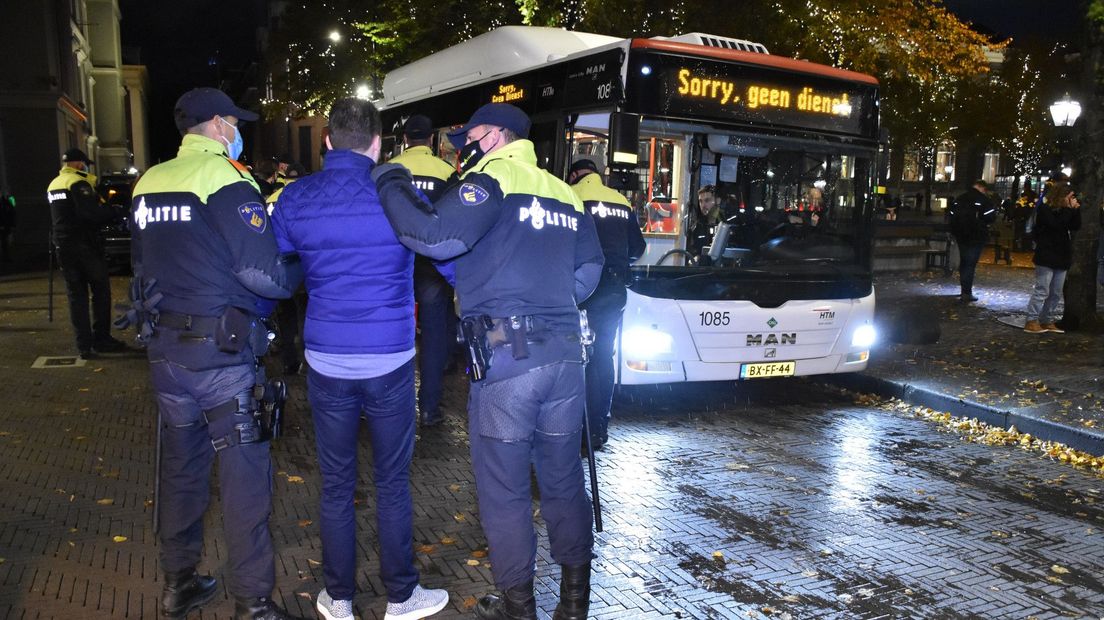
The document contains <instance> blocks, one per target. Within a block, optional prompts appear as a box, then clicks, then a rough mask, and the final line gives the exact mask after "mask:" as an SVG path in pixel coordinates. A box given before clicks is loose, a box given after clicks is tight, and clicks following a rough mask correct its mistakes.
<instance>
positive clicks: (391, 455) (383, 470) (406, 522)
mask: <svg viewBox="0 0 1104 620" xmlns="http://www.w3.org/2000/svg"><path fill="white" fill-rule="evenodd" d="M307 386H308V390H309V392H308V396H309V399H310V404H311V410H312V415H313V417H314V433H315V440H316V442H317V444H318V463H319V467H320V469H321V473H322V496H321V508H320V510H319V513H320V516H321V519H320V520H321V530H322V573H323V575H324V576H325V579H326V590H327V591H328V592H329V593H330V595H331V596H333V597H334V598H335V599H351V598H353V594H354V593H355V592H356V556H357V549H358V547H357V544H356V515H355V513H354V506H353V491H354V490H355V489H356V481H357V435H358V431H359V430H360V416H361V415H362V414H363V415H364V416H365V417H366V418H367V421H368V431H369V435H370V437H371V442H372V460H373V479H374V480H375V484H376V524H377V528H378V531H379V546H380V580H381V581H383V585H384V587H386V588H387V600H388V601H389V602H391V603H401V602H403V601H405V600H406V599H408V598H410V594H411V592H413V591H414V586H415V585H417V584H418V571H417V570H416V569H415V568H414V523H413V520H414V514H413V512H414V502H413V500H412V499H411V497H410V459H411V458H412V457H413V455H414V421H415V412H414V361H413V360H410V361H408V362H407V363H405V364H403V365H402V366H401V367H399V368H398V369H396V370H394V371H392V372H390V373H388V374H386V375H383V376H381V377H374V378H371V379H335V378H333V377H327V376H326V375H323V374H322V373H320V372H318V371H316V370H314V369H313V368H312V369H310V372H309V374H308V376H307Z"/></svg>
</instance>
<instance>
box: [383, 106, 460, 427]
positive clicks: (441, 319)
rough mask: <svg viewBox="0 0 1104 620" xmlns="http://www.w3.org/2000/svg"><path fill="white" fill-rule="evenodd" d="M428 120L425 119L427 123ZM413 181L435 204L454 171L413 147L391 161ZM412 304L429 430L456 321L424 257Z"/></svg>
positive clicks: (444, 288) (417, 266) (445, 289)
mask: <svg viewBox="0 0 1104 620" xmlns="http://www.w3.org/2000/svg"><path fill="white" fill-rule="evenodd" d="M427 120H428V119H427ZM391 163H394V164H400V165H402V166H403V167H404V168H406V169H407V170H410V174H411V175H412V177H413V181H414V186H415V187H417V188H418V189H419V190H421V192H422V193H423V194H425V196H426V198H428V199H429V201H430V202H436V201H437V199H438V198H440V197H441V194H442V193H443V192H444V191H445V187H446V186H448V185H449V184H450V183H452V182H454V181H456V170H455V169H454V168H453V167H452V166H450V165H448V164H447V163H445V162H444V161H443V160H441V159H439V158H437V157H436V156H434V155H433V152H432V151H430V149H429V147H428V146H412V147H410V148H408V149H406V150H405V151H403V152H402V154H400V155H398V156H396V157H393V158H392V159H391ZM414 300H415V301H416V302H418V327H419V328H420V330H421V334H422V335H421V343H420V345H419V348H418V371H419V375H420V381H419V384H418V408H419V410H420V411H421V419H422V424H424V425H427V426H432V425H434V424H437V423H439V422H440V421H441V420H442V415H441V410H440V404H441V392H442V387H443V386H442V384H443V379H444V374H445V367H446V366H447V365H448V358H449V352H450V351H452V349H453V343H455V342H456V317H455V315H454V314H453V313H452V312H450V308H451V307H452V286H451V285H450V284H449V282H448V280H447V279H446V278H445V277H444V276H443V275H441V273H440V272H439V271H438V269H437V266H436V265H434V263H433V261H432V260H430V259H428V258H426V257H425V256H417V257H415V259H414Z"/></svg>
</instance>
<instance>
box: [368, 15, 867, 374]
mask: <svg viewBox="0 0 1104 620" xmlns="http://www.w3.org/2000/svg"><path fill="white" fill-rule="evenodd" d="M383 95H384V96H383V100H382V101H381V102H379V103H380V107H381V110H382V115H383V120H384V132H385V134H386V135H388V136H391V137H397V136H398V135H399V134H401V127H402V123H403V121H404V120H405V119H406V118H408V117H409V116H411V115H413V114H425V115H427V116H429V117H430V118H432V119H433V121H434V122H435V124H436V125H437V126H438V127H439V128H440V132H442V133H441V135H440V136H439V137H441V139H439V140H438V152H439V154H440V155H441V156H442V157H444V158H446V159H447V160H451V159H450V158H454V153H452V150H451V149H452V147H451V145H450V144H449V143H448V141H447V140H445V139H443V132H445V131H447V130H448V129H449V128H451V127H454V126H456V125H460V124H463V123H464V122H465V121H466V120H467V119H468V117H469V116H471V114H472V112H474V111H475V109H476V108H478V107H479V106H480V105H482V104H484V103H487V102H499V101H501V102H507V103H511V104H514V105H517V106H518V107H520V108H522V109H523V110H525V111H526V112H527V113H528V114H529V115H530V117H531V118H532V121H533V126H532V129H531V131H530V136H529V138H530V139H531V140H532V141H533V143H534V145H535V146H536V151H537V156H538V160H539V163H540V165H541V166H543V167H545V168H547V169H548V170H550V171H552V172H553V173H555V174H558V175H560V176H564V174H565V170H566V168H567V166H568V164H569V162H570V161H572V158H573V157H574V156H575V155H577V154H582V153H585V154H594V155H598V156H601V157H602V158H604V159H605V161H606V162H607V163H608V166H609V176H608V181H609V182H608V184H609V185H610V186H612V187H616V188H618V189H620V190H622V191H623V192H624V193H625V195H626V196H627V197H628V198H629V200H630V201H631V203H632V204H633V205H634V207H635V209H636V212H637V216H638V219H639V221H640V224H641V227H642V229H643V231H644V236H645V239H646V241H647V242H648V250H647V253H646V254H645V255H644V257H643V258H641V259H640V260H639V261H638V262H637V263H636V264H635V265H634V266H633V269H632V272H633V279H632V283H631V285H630V287H629V295H628V304H627V306H626V308H625V312H624V316H623V320H622V325H621V330H620V333H619V336H618V341H617V360H618V363H617V369H618V370H617V380H618V382H619V383H620V384H623V385H632V384H649V383H671V382H683V381H715V380H739V379H752V378H760V377H778V376H797V375H816V374H826V373H838V372H852V371H858V370H862V369H864V368H865V367H866V364H867V359H868V356H869V351H870V348H871V346H872V344H873V342H874V339H875V332H874V328H873V317H874V288H873V281H872V271H871V267H872V263H871V237H872V230H873V226H872V220H873V212H874V196H873V192H874V187H873V180H874V173H875V158H876V155H877V151H878V83H877V80H875V79H874V78H873V77H871V76H868V75H864V74H860V73H854V72H850V71H845V70H841V69H836V68H833V67H827V66H823V65H818V64H814V63H810V62H805V61H799V60H794V59H791V58H786V57H780V56H774V55H771V54H769V53H767V50H766V48H764V47H763V46H762V45H759V44H757V43H752V42H749V41H743V40H738V39H729V38H724V37H718V36H712V35H703V34H698V33H694V34H689V35H682V36H678V37H673V38H651V39H641V38H635V39H619V38H615V37H608V36H603V35H595V34H588V33H581V32H571V31H566V30H559V29H553V28H532V27H524V26H508V27H503V28H499V29H497V30H494V31H491V32H489V33H486V34H484V35H481V36H478V37H475V38H473V39H471V40H468V41H465V42H464V43H460V44H458V45H456V46H453V47H451V48H449V49H446V50H443V51H441V52H438V53H435V54H432V55H430V56H428V57H426V58H423V59H420V60H418V61H415V62H413V63H411V64H409V65H406V66H403V67H400V68H398V69H396V70H394V71H392V72H390V73H388V74H387V76H386V77H385V79H384V83H383ZM388 144H389V145H394V144H395V142H394V141H391V140H389V141H388ZM389 148H390V147H389ZM701 188H711V189H712V190H713V192H714V193H715V195H716V197H717V200H718V203H719V209H718V210H717V211H716V212H714V213H713V215H712V216H711V217H710V218H706V219H705V223H704V224H699V222H701V221H702V220H701V219H699V215H700V212H699V213H694V210H695V209H697V208H698V200H697V197H698V192H699V190H700V189H701ZM703 227H704V228H703ZM703 230H705V231H706V232H707V233H708V234H707V235H706V236H705V238H699V235H695V234H694V233H695V231H696V232H698V233H700V232H702V231H703Z"/></svg>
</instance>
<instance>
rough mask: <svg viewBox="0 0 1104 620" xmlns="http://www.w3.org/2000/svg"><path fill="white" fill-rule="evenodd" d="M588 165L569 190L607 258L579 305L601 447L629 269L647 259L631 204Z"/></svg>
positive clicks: (593, 432) (594, 430)
mask: <svg viewBox="0 0 1104 620" xmlns="http://www.w3.org/2000/svg"><path fill="white" fill-rule="evenodd" d="M588 163H590V162H587V161H586V160H583V161H582V162H577V163H576V165H574V166H572V170H573V171H574V170H579V169H580V168H586V169H589V170H592V172H591V173H589V174H586V176H584V177H582V178H581V179H579V180H578V181H577V182H576V183H575V184H574V185H572V186H571V188H572V189H573V190H575V193H576V195H578V196H579V200H581V201H583V206H584V207H585V208H586V210H587V213H589V214H590V216H591V217H593V218H594V227H595V229H596V230H597V231H598V239H599V241H600V242H601V244H602V254H603V255H604V257H605V268H604V269H603V271H602V279H601V281H600V282H599V283H598V288H597V289H596V290H595V291H594V293H593V294H592V295H591V296H590V297H588V298H587V300H586V302H585V303H583V304H582V305H581V306H580V307H581V308H583V309H584V310H586V311H587V320H588V321H589V323H590V328H591V329H592V330H593V331H594V355H593V356H592V357H591V360H590V363H589V364H587V368H586V386H587V419H588V421H589V423H590V424H589V426H590V436H591V442H592V444H593V446H594V448H595V449H598V448H601V447H602V445H604V444H605V443H606V441H607V440H608V439H609V436H608V431H607V429H608V427H609V418H610V404H611V402H612V400H613V380H614V374H613V373H614V368H613V345H614V337H615V336H616V335H617V328H618V325H619V324H620V322H621V313H622V312H623V311H624V310H625V299H626V297H627V293H626V292H625V287H626V285H627V284H628V282H629V265H631V264H632V263H633V262H634V261H636V259H638V258H640V257H641V256H643V255H644V250H645V249H646V246H645V243H644V235H643V234H641V232H640V224H639V223H638V222H637V220H636V214H635V213H634V212H633V209H632V207H631V206H630V205H629V201H628V200H626V199H625V197H624V196H622V195H621V194H619V193H618V192H616V191H614V190H612V189H610V188H608V187H606V186H605V185H603V184H602V178H601V176H600V175H599V174H598V173H597V171H596V170H594V168H592V167H590V166H588V165H587V164H588ZM591 165H593V164H591Z"/></svg>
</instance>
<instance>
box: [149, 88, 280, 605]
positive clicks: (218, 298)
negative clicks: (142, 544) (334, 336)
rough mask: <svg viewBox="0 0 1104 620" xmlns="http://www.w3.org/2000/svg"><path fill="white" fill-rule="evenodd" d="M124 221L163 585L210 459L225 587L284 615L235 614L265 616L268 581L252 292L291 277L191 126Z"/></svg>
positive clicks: (195, 509) (190, 545)
mask: <svg viewBox="0 0 1104 620" xmlns="http://www.w3.org/2000/svg"><path fill="white" fill-rule="evenodd" d="M220 94H221V93H220ZM131 230H132V231H133V240H132V254H133V255H132V261H133V266H134V276H135V279H136V289H138V290H139V292H140V294H141V295H142V297H143V299H144V301H145V302H146V304H147V306H148V307H152V308H153V313H154V314H153V317H152V318H151V319H150V321H149V323H148V324H147V325H150V324H151V325H152V334H151V335H150V338H149V342H148V348H147V350H148V355H149V361H150V372H151V376H152V383H153V388H154V390H155V392H156V394H157V404H158V407H159V409H160V413H161V424H162V430H161V433H162V461H161V481H160V483H161V492H160V498H159V505H158V506H157V507H156V509H157V510H158V514H159V515H160V524H161V529H160V538H161V567H162V568H163V570H164V571H165V572H166V574H167V576H168V578H167V579H168V581H167V587H169V586H171V585H172V578H173V576H174V575H188V574H191V575H194V574H195V573H194V567H195V566H196V564H197V563H198V562H199V559H200V553H201V550H202V547H203V514H204V512H206V509H207V505H208V501H209V498H210V488H209V483H208V480H209V477H210V469H211V465H212V463H213V462H214V460H215V456H216V454H217V455H218V474H219V491H220V499H221V503H222V510H223V517H222V522H223V529H224V533H225V538H224V541H223V542H224V544H225V548H226V551H227V558H226V562H227V566H226V574H227V579H228V582H229V583H228V589H229V591H230V593H231V594H233V595H234V596H235V597H236V598H237V599H238V601H239V612H238V613H239V617H285V616H282V615H271V614H269V615H261V614H260V613H255V614H252V615H243V613H244V612H243V611H242V606H243V605H244V606H245V607H246V608H248V607H254V608H258V603H257V601H258V599H260V600H261V603H260V604H259V608H260V609H262V610H268V611H271V608H272V605H271V604H270V602H268V601H266V600H264V599H266V597H268V596H269V595H270V594H271V592H272V589H273V586H274V566H273V555H272V541H271V538H270V536H269V531H268V518H269V513H270V511H271V504H272V501H271V500H272V464H271V460H270V458H269V442H268V440H267V438H266V436H265V434H264V430H265V429H263V428H260V427H259V426H258V424H257V423H256V421H255V418H254V417H253V415H252V413H253V412H254V411H256V402H255V400H254V386H255V385H257V384H258V383H259V382H260V379H259V378H258V376H257V370H256V361H255V356H257V355H260V354H263V351H262V350H259V348H258V347H259V346H260V343H263V342H264V338H263V336H262V337H260V338H257V336H258V335H259V330H260V327H259V325H258V322H259V317H258V312H259V310H258V309H259V308H269V309H270V303H268V302H267V300H266V299H264V298H286V297H288V296H289V295H290V294H291V292H292V291H293V290H294V289H295V287H296V286H297V285H298V280H299V276H298V275H296V274H295V273H294V270H295V269H294V267H293V266H290V265H288V264H285V263H284V262H283V261H282V259H281V257H280V255H279V252H278V250H277V247H276V241H275V238H274V236H273V234H272V227H271V226H270V225H269V220H268V216H267V214H266V212H265V207H264V201H263V199H262V198H261V196H260V194H259V192H258V189H257V185H256V182H255V181H254V180H253V178H252V176H251V175H250V174H249V172H248V170H246V169H245V168H244V167H243V166H241V165H240V164H238V163H237V162H235V161H232V160H230V159H229V158H228V157H227V156H226V147H225V145H223V144H222V143H220V142H217V141H215V140H212V139H210V138H207V137H205V136H202V135H197V134H188V135H186V136H185V137H184V140H183V143H182V144H181V147H180V151H179V152H178V154H177V157H176V158H175V159H172V160H170V161H168V162H165V163H163V164H159V165H157V166H154V167H153V168H151V169H150V170H149V171H148V172H147V173H146V174H145V175H143V176H142V178H141V179H140V180H139V182H138V184H137V185H136V186H135V189H134V199H133V206H132V209H131ZM208 579H209V578H208ZM212 586H213V584H212ZM204 588H206V586H204ZM212 589H213V587H212ZM165 596H166V600H169V599H170V598H171V597H170V593H169V592H168V590H167V591H166V595H165ZM243 601H245V602H243ZM163 611H164V610H163ZM177 611H180V612H181V613H182V614H186V613H187V609H183V610H177ZM265 613H268V612H265ZM170 615H172V614H170Z"/></svg>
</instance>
